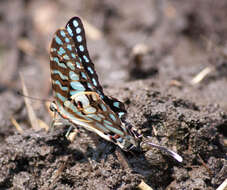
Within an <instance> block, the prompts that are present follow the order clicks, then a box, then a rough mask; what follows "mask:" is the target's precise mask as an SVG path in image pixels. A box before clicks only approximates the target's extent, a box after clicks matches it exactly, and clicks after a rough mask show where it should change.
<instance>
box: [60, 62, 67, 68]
mask: <svg viewBox="0 0 227 190" xmlns="http://www.w3.org/2000/svg"><path fill="white" fill-rule="evenodd" d="M58 66H59V67H62V68H64V69H67V67H66V66H65V64H64V63H60V62H58Z"/></svg>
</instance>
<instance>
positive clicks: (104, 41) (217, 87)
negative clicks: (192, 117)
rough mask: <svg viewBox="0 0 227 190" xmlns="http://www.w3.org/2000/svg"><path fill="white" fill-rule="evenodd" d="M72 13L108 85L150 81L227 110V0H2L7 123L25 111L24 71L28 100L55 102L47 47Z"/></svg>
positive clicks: (0, 77) (1, 69) (2, 95)
mask: <svg viewBox="0 0 227 190" xmlns="http://www.w3.org/2000/svg"><path fill="white" fill-rule="evenodd" d="M73 16H79V17H81V18H82V20H83V23H84V25H85V31H86V36H87V43H88V49H89V52H90V56H91V58H92V60H93V62H94V64H95V67H96V70H97V72H98V75H99V80H100V83H101V84H102V85H103V86H104V87H111V86H114V87H115V88H116V87H117V86H118V85H120V84H121V83H125V82H128V81H133V80H144V82H146V80H152V81H154V83H155V85H154V86H155V88H158V90H160V91H162V90H164V91H167V92H169V93H170V94H172V95H174V96H177V97H184V98H187V99H191V100H193V101H195V102H196V103H197V104H206V105H207V104H211V103H213V104H219V105H220V106H221V107H222V108H223V109H224V110H227V88H226V87H227V43H226V42H227V41H226V40H227V20H226V18H227V1H226V0H218V1H213V0H199V1H198V0H191V1H188V0H169V1H166V0H143V1H136V0H125V1H121V0H115V1H110V0H105V1H104V0H93V1H88V0H74V1H64V0H56V1H53V0H39V1H35V0H10V1H7V0H1V1H0V100H1V110H0V118H1V120H2V122H4V123H2V125H10V124H9V117H10V116H11V115H12V114H15V113H16V112H17V111H18V110H20V109H22V107H21V102H23V97H20V96H18V95H17V93H16V92H17V91H21V88H22V87H21V81H20V79H19V72H20V73H21V74H22V75H23V77H24V79H25V84H26V87H27V88H28V92H29V95H30V96H32V97H39V98H41V99H42V98H46V99H53V98H52V97H51V94H52V93H51V85H50V70H49V44H50V41H51V38H52V36H53V34H54V32H55V31H56V30H57V29H58V28H60V27H64V26H65V24H66V23H67V21H68V20H69V19H70V18H71V17H73ZM129 85H130V83H129ZM135 90H136V87H135ZM33 103H34V104H35V105H34V107H35V109H36V110H40V106H41V103H40V102H39V101H35V102H33ZM7 108H9V109H7ZM25 113H26V112H24V117H26V116H25V115H26V114H25ZM38 114H39V115H41V116H42V115H43V114H45V113H40V112H39V113H38ZM17 119H19V120H20V119H21V120H23V118H17Z"/></svg>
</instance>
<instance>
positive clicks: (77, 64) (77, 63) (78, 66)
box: [76, 61, 82, 69]
mask: <svg viewBox="0 0 227 190" xmlns="http://www.w3.org/2000/svg"><path fill="white" fill-rule="evenodd" d="M76 66H77V68H79V69H81V68H82V67H81V64H80V63H79V62H77V61H76Z"/></svg>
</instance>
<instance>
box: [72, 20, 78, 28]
mask: <svg viewBox="0 0 227 190" xmlns="http://www.w3.org/2000/svg"><path fill="white" fill-rule="evenodd" d="M73 26H74V27H75V28H76V27H77V26H79V23H78V22H77V20H74V21H73Z"/></svg>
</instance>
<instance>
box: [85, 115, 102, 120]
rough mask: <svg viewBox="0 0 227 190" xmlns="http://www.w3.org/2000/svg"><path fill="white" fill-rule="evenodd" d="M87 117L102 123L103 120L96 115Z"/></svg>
mask: <svg viewBox="0 0 227 190" xmlns="http://www.w3.org/2000/svg"><path fill="white" fill-rule="evenodd" d="M87 116H88V117H90V118H93V119H95V120H96V121H99V122H101V121H102V119H101V118H100V117H98V116H97V115H96V114H88V115H87Z"/></svg>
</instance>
